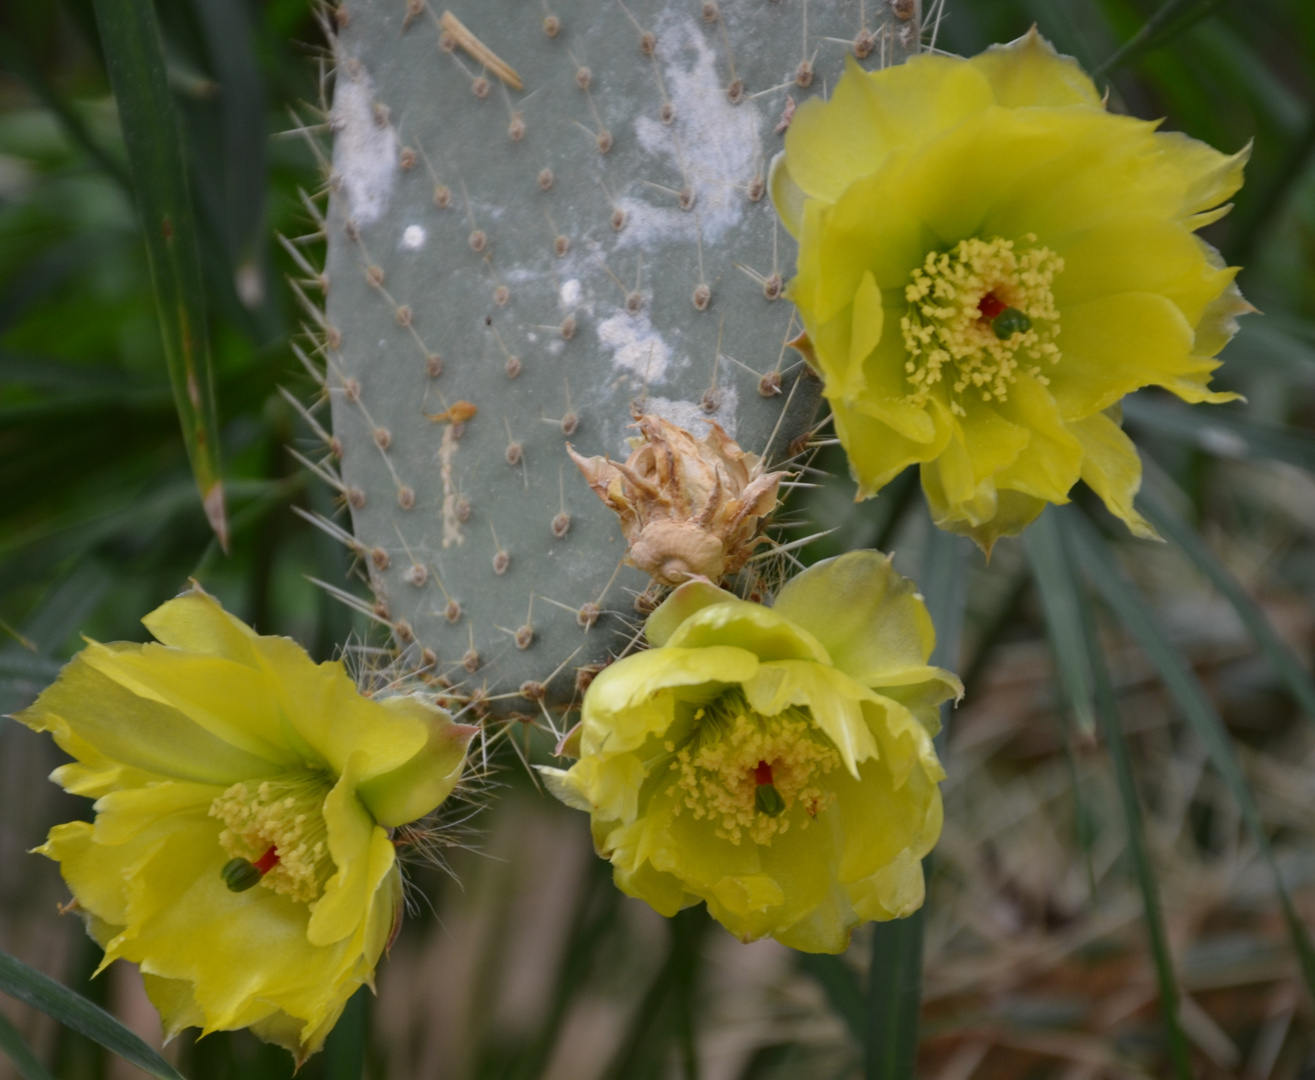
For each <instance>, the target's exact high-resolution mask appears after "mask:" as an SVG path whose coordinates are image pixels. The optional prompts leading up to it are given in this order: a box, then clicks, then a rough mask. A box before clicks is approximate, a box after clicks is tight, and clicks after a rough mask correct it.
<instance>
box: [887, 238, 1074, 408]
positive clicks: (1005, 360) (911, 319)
mask: <svg viewBox="0 0 1315 1080" xmlns="http://www.w3.org/2000/svg"><path fill="white" fill-rule="evenodd" d="M1024 239H1025V240H1026V242H1027V243H1028V244H1029V245H1035V244H1036V239H1037V238H1036V236H1035V235H1034V234H1031V233H1029V234H1028V235H1027V236H1026V237H1025V238H1024ZM1063 269H1064V260H1063V259H1062V258H1060V257H1059V256H1058V255H1056V254H1055V253H1054V252H1053V251H1051V250H1050V249H1049V248H1047V247H1039V246H1030V247H1027V248H1025V249H1023V250H1022V251H1015V249H1014V241H1012V240H1004V239H1001V238H1000V237H996V238H995V239H994V240H980V239H977V238H973V239H971V240H961V241H960V242H959V243H958V244H956V245H955V246H954V247H953V248H951V249H950V250H949V251H948V252H942V253H937V252H935V251H932V252H928V254H927V258H926V260H925V261H924V262H923V264H922V266H921V267H919V268H918V269H916V270H914V271H913V277H912V281H911V283H910V284H909V285H908V286H906V288H905V290H904V295H905V299H906V300H907V301H908V303H909V308H908V313H907V314H906V315H905V316H904V317H903V318H902V319H901V320H900V329H901V331H903V334H904V347H905V348H906V349H907V350H908V353H909V359H908V361H907V362H906V363H905V365H904V372H905V375H906V376H907V377H908V382H909V385H910V387H911V392H910V394H909V397H910V399H911V400H912V401H913V402H915V403H916V404H919V405H922V404H925V403H926V401H927V397H928V395H929V394H930V392H931V388H932V387H933V386H935V385H936V384H937V383H939V382H941V381H942V380H944V381H946V382H947V383H949V384H950V390H951V401H950V408H951V409H952V410H953V411H954V412H955V413H956V414H958V415H959V416H963V415H965V413H964V407H963V405H962V403H961V402H960V401H959V396H960V395H962V394H963V393H964V392H965V391H967V390H969V389H975V390H977V392H978V393H980V394H981V399H982V400H983V401H991V400H995V401H1004V400H1006V399H1007V398H1008V396H1009V386H1010V384H1011V383H1013V381H1014V380H1015V378H1016V377H1017V373H1018V371H1019V368H1020V366H1021V367H1022V368H1023V370H1026V371H1027V372H1029V373H1030V374H1031V375H1033V376H1035V377H1036V378H1037V380H1038V381H1039V382H1041V384H1042V385H1045V384H1046V383H1047V381H1048V380H1047V379H1046V377H1045V376H1044V375H1043V374H1042V373H1041V366H1040V365H1041V363H1042V362H1048V363H1050V364H1056V363H1058V362H1059V358H1060V352H1059V347H1058V346H1057V345H1056V344H1055V338H1056V336H1058V334H1059V312H1058V311H1057V310H1056V308H1055V297H1054V294H1053V293H1052V292H1051V289H1050V286H1051V284H1052V282H1053V281H1054V279H1055V275H1056V274H1058V273H1059V272H1060V271H1062V270H1063ZM988 294H991V295H993V296H994V297H995V299H996V300H998V301H999V302H1000V304H1001V305H1003V306H1004V307H1011V308H1015V309H1016V310H1018V311H1021V312H1022V313H1023V314H1024V315H1026V316H1027V317H1028V319H1030V320H1031V323H1032V325H1031V328H1030V329H1028V330H1023V331H1019V332H1016V333H1014V334H1012V335H1010V336H1009V337H1008V338H1006V339H1005V340H1003V341H1002V340H1001V339H1000V338H999V337H997V336H996V333H995V329H994V327H993V326H992V321H991V319H990V318H988V317H987V316H986V315H985V314H983V312H982V309H981V307H980V306H979V305H980V304H981V302H982V299H983V297H986V296H987V295H988ZM1028 361H1036V363H1032V364H1029V363H1028ZM951 380H952V381H951Z"/></svg>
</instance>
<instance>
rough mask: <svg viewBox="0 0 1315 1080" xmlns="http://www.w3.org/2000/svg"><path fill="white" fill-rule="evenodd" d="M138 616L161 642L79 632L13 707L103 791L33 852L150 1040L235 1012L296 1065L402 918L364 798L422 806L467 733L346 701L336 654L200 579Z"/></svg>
mask: <svg viewBox="0 0 1315 1080" xmlns="http://www.w3.org/2000/svg"><path fill="white" fill-rule="evenodd" d="M145 622H146V623H147V625H148V626H150V627H151V628H152V629H153V630H154V631H155V632H156V633H157V634H158V635H159V637H160V638H161V639H162V640H163V641H164V642H165V644H164V645H147V646H140V645H132V644H115V645H97V644H95V643H93V644H91V645H89V646H88V647H87V648H86V649H85V650H84V651H83V652H82V653H80V654H79V655H78V656H77V657H75V658H74V660H73V661H72V662H71V663H70V664H69V665H68V666H67V667H66V668H65V669H64V671H63V672H62V673H61V675H60V678H59V679H58V680H57V681H56V683H55V684H54V685H53V686H52V687H50V688H49V689H47V690H46V691H45V692H44V693H43V694H42V695H41V696H40V697H39V698H38V699H37V701H36V703H35V704H34V705H33V706H32V707H31V708H29V709H27V710H25V711H24V712H23V713H22V714H20V716H19V717H18V718H19V719H20V720H22V721H23V722H24V723H26V724H28V725H29V726H30V727H33V728H36V729H38V730H48V731H50V732H51V733H52V734H53V735H54V736H55V738H56V740H57V741H58V742H59V744H60V745H61V746H62V747H63V748H64V749H65V750H66V751H68V752H69V753H70V754H71V755H73V756H74V757H75V758H76V759H77V760H75V761H74V762H73V763H72V764H70V765H66V766H63V767H61V768H60V769H59V770H57V772H56V779H58V780H60V781H62V782H64V783H66V784H67V785H68V786H69V788H70V789H71V790H76V791H78V792H80V793H85V794H92V795H96V796H98V800H97V802H96V805H95V810H96V820H95V822H94V823H90V824H88V823H85V822H73V823H70V824H67V825H59V826H56V827H55V828H54V829H52V830H51V832H50V835H49V837H48V839H47V841H46V843H45V845H44V846H43V847H42V848H41V849H40V850H41V851H42V853H44V854H46V855H47V856H49V857H50V858H52V859H55V860H57V861H58V862H59V863H60V871H61V873H62V875H63V877H64V879H65V881H66V882H67V883H68V885H69V887H70V889H71V890H72V892H73V895H74V897H75V898H76V899H77V901H78V910H79V911H81V912H82V914H83V916H84V918H85V920H86V923H87V928H88V930H89V932H90V933H91V934H92V935H93V937H95V939H96V940H97V941H98V942H99V943H100V944H101V945H102V947H103V948H104V949H105V959H104V964H108V963H110V962H111V961H113V960H115V959H125V960H128V961H131V962H134V963H137V964H138V965H139V966H140V967H141V970H142V973H143V977H144V979H145V980H146V986H147V991H148V993H149V994H150V995H151V998H152V1000H153V1001H154V1002H155V1003H156V1005H157V1007H158V1008H159V1009H160V1012H161V1018H162V1020H163V1023H164V1028H165V1031H166V1032H167V1033H169V1034H170V1035H173V1034H176V1033H177V1032H178V1031H179V1030H180V1029H182V1028H184V1027H188V1026H200V1027H202V1028H203V1029H204V1030H205V1031H216V1030H225V1029H233V1028H241V1027H251V1028H252V1029H253V1030H254V1031H256V1032H257V1034H260V1035H261V1036H262V1037H265V1038H268V1039H271V1040H273V1041H275V1042H279V1043H280V1044H282V1045H285V1046H287V1047H288V1049H289V1050H291V1051H292V1053H293V1055H294V1057H295V1058H296V1059H297V1061H298V1062H301V1061H304V1060H305V1058H306V1056H307V1055H309V1054H311V1053H313V1052H314V1051H315V1050H317V1049H318V1048H319V1046H320V1045H321V1044H322V1043H323V1041H324V1038H325V1036H326V1035H327V1033H328V1031H329V1029H330V1028H331V1027H332V1026H333V1023H334V1022H335V1021H336V1019H337V1018H338V1016H339V1015H340V1014H341V1012H342V1009H343V1006H344V1005H345V1004H346V1001H347V999H348V998H349V997H350V996H351V995H352V993H354V992H355V990H356V989H357V988H358V987H359V986H361V985H366V984H370V983H372V980H373V977H374V968H375V964H376V963H377V962H378V960H379V957H380V955H381V953H382V952H383V949H384V945H385V943H386V942H387V940H388V937H389V934H390V933H391V930H392V928H393V925H394V922H395V920H396V918H397V917H398V913H399V905H400V901H401V878H400V875H399V873H398V871H397V868H396V855H395V851H394V847H393V844H392V841H391V840H390V839H389V836H388V833H387V832H386V831H385V829H384V828H383V827H381V825H380V823H379V820H380V819H376V818H375V817H374V816H373V815H372V814H371V812H370V809H369V808H367V805H366V803H365V802H363V801H362V796H364V797H365V798H366V799H368V801H369V805H370V807H373V808H374V809H375V810H376V811H377V812H378V813H379V814H380V815H381V818H382V819H386V821H387V823H388V824H390V825H393V824H403V823H404V821H405V820H409V816H410V815H411V814H416V815H419V814H423V813H426V812H427V811H428V810H430V809H432V808H433V807H434V806H435V805H436V804H437V803H438V802H439V801H441V800H442V799H443V798H445V797H446V795H447V794H448V793H450V791H451V790H452V787H453V785H454V783H455V781H456V778H457V777H458V776H459V775H460V771H461V766H462V763H463V757H464V746H465V741H466V739H468V737H469V734H470V729H468V728H463V727H461V726H460V725H455V724H453V723H452V722H451V719H450V717H448V716H447V714H446V713H444V712H443V711H442V710H440V709H438V708H436V707H435V706H433V705H431V704H428V703H427V702H425V701H423V700H421V699H418V698H401V699H395V700H390V701H385V702H379V701H371V700H369V699H367V698H364V697H362V696H361V695H360V694H358V693H357V692H356V690H355V687H354V685H353V684H352V682H351V680H350V678H349V677H348V676H347V674H346V672H345V671H344V670H343V669H342V667H341V665H339V664H326V665H315V664H314V663H312V662H311V660H310V658H309V657H308V656H306V654H305V653H304V652H303V651H302V650H300V649H299V648H298V647H297V646H296V645H295V643H293V642H291V641H289V640H287V639H284V638H264V637H260V636H258V635H256V634H254V633H253V632H252V631H250V630H249V629H248V628H247V627H245V626H243V625H242V624H241V623H240V622H238V621H237V620H236V619H233V618H231V617H230V616H228V615H227V614H226V613H225V612H224V611H223V609H222V608H220V607H219V605H218V604H217V603H215V602H214V601H213V600H212V599H211V598H210V597H207V596H206V595H205V594H204V593H201V592H200V591H199V590H193V592H191V593H189V594H187V595H185V596H183V597H180V598H179V599H177V600H174V601H171V602H170V603H168V604H166V605H164V606H163V607H162V608H161V609H159V610H158V611H156V612H154V613H153V614H152V615H150V616H148V617H147V619H146V620H145ZM326 793H327V794H326ZM221 819H222V820H221ZM257 857H259V861H258V862H257V861H256V860H257ZM234 858H243V859H247V861H248V862H250V863H252V864H253V865H254V866H255V867H256V868H257V869H258V870H259V871H260V880H258V881H257V882H255V884H254V885H253V886H252V887H250V888H248V889H247V890H245V891H238V892H234V891H232V890H231V889H230V887H229V885H228V884H227V881H228V880H229V879H227V878H226V877H225V876H224V874H223V873H222V871H223V870H224V867H225V866H226V865H227V864H228V863H229V862H230V860H232V859H234ZM267 860H271V861H267ZM104 964H102V966H104Z"/></svg>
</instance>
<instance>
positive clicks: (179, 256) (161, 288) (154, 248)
mask: <svg viewBox="0 0 1315 1080" xmlns="http://www.w3.org/2000/svg"><path fill="white" fill-rule="evenodd" d="M95 7H96V20H97V23H98V25H99V27H100V34H101V41H102V43H103V45H104V48H105V63H106V68H107V70H108V73H109V76H110V85H111V86H112V87H113V89H114V97H115V100H116V101H117V103H118V107H119V122H120V125H121V126H122V128H123V138H124V143H125V145H126V147H127V150H128V162H129V165H130V167H131V171H132V179H133V188H134V190H135V192H136V196H137V210H138V213H139V214H140V216H141V224H142V232H143V234H144V235H145V238H146V253H147V258H148V261H149V263H150V267H151V282H152V284H153V286H154V288H155V299H156V304H157V307H158V309H159V316H160V329H161V333H162V334H163V337H164V351H165V358H166V361H167V363H168V366H169V379H170V382H171V383H172V384H173V391H174V404H175V405H176V407H177V409H178V417H179V419H180V421H181V422H182V428H183V442H184V444H185V445H186V447H187V456H188V458H189V460H190V461H191V464H192V473H193V475H194V476H195V478H196V484H197V487H198V488H199V489H200V492H201V501H202V505H203V506H204V507H205V511H206V516H207V517H208V518H209V520H210V525H211V527H212V528H213V529H214V531H215V535H216V536H218V537H219V540H220V543H221V544H223V545H224V546H225V547H227V544H228V523H227V516H226V512H225V509H224V488H223V482H222V479H221V477H220V469H219V422H218V416H217V413H216V410H215V393H214V376H213V372H212V365H211V360H210V342H209V338H208V336H207V329H206V315H205V293H204V290H203V288H202V284H201V263H200V257H199V248H198V244H197V229H196V221H195V218H194V216H193V213H192V203H191V197H190V194H189V192H188V187H187V168H186V164H185V163H184V161H183V149H182V148H183V141H182V132H181V130H180V128H179V125H178V122H177V118H176V116H175V114H174V105H173V101H172V99H171V97H170V94H169V85H168V80H167V78H166V75H165V62H164V48H163V46H162V44H161V42H160V31H159V27H158V25H157V23H156V16H155V8H154V6H153V5H152V4H149V3H143V2H140V0H138V2H134V0H95Z"/></svg>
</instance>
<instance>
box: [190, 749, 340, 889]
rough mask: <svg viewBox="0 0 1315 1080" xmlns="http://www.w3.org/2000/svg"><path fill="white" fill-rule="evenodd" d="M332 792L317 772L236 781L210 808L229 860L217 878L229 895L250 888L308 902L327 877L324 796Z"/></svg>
mask: <svg viewBox="0 0 1315 1080" xmlns="http://www.w3.org/2000/svg"><path fill="white" fill-rule="evenodd" d="M331 788H332V784H331V783H330V781H329V778H328V777H327V776H326V775H325V774H324V773H322V772H319V771H317V770H313V769H305V770H301V771H299V772H291V773H288V774H286V775H284V776H280V777H276V778H274V779H272V780H262V781H260V783H259V784H258V785H255V790H254V791H253V790H252V785H248V784H246V783H237V784H234V785H233V786H232V787H230V788H229V789H228V790H227V791H225V792H224V793H223V794H222V795H220V796H219V798H217V799H216V800H215V801H214V802H213V803H212V804H211V806H210V816H211V817H215V818H218V819H219V820H220V821H222V822H223V823H224V826H225V828H224V831H223V832H221V833H220V834H219V843H220V846H221V847H222V848H223V849H224V851H226V852H227V853H228V854H229V855H231V856H232V858H231V859H229V861H228V862H227V863H226V864H225V865H224V868H223V869H222V870H221V871H220V875H221V876H222V877H223V879H224V884H226V885H227V886H228V887H229V889H231V890H232V891H233V892H244V891H245V890H247V889H250V888H252V887H253V886H254V885H256V884H261V885H264V886H266V887H267V888H270V889H273V890H274V891H275V892H276V893H280V894H281V895H283V896H288V897H290V898H291V899H293V900H300V901H303V902H309V901H311V900H314V899H315V898H316V897H318V896H319V895H320V893H321V892H322V891H323V888H324V884H325V882H327V881H328V879H329V876H330V875H331V874H332V873H333V860H332V858H331V857H330V856H329V846H328V826H327V825H326V824H325V822H324V809H323V808H324V798H325V796H326V795H328V793H329V791H330V790H331Z"/></svg>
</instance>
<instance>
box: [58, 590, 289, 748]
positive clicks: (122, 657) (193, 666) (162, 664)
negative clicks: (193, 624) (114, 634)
mask: <svg viewBox="0 0 1315 1080" xmlns="http://www.w3.org/2000/svg"><path fill="white" fill-rule="evenodd" d="M175 603H176V601H175ZM82 658H83V660H85V661H86V663H88V664H89V665H90V666H91V667H93V668H95V669H96V670H97V671H99V672H100V673H101V674H102V675H105V676H106V677H108V678H110V679H113V680H114V681H115V682H117V683H118V684H119V685H120V686H122V687H124V688H125V689H127V690H129V691H131V692H132V693H133V694H134V695H136V696H137V697H139V698H146V699H149V700H151V701H157V702H159V703H160V704H162V705H168V706H171V707H172V708H175V709H177V710H178V711H179V712H181V713H183V715H185V716H186V717H187V718H188V719H189V720H191V721H192V722H193V723H194V724H197V725H199V726H200V727H202V728H204V729H205V730H206V731H209V732H210V733H212V734H213V735H215V736H217V737H218V738H220V739H222V740H224V742H226V743H230V744H232V745H233V746H237V747H240V748H241V749H243V750H245V751H247V752H248V753H249V754H254V755H255V756H256V757H259V758H262V759H264V760H265V761H268V762H271V763H272V764H274V765H278V766H281V767H283V768H288V767H291V766H294V765H296V764H298V763H299V761H300V755H298V754H296V753H295V752H294V751H293V750H292V749H291V748H290V747H288V746H287V745H286V744H282V743H281V742H280V741H278V740H277V738H275V739H273V740H271V739H270V738H269V737H268V736H269V733H270V732H277V731H278V730H279V712H278V703H277V701H275V700H274V698H273V695H272V694H271V693H270V684H269V680H268V678H267V677H266V675H265V673H264V672H263V671H260V670H259V669H257V668H253V667H251V666H250V665H248V664H242V663H236V662H234V661H231V660H227V659H224V658H222V657H217V656H207V655H204V654H197V653H191V652H184V651H183V650H181V649H174V648H166V647H165V646H163V645H150V644H148V645H141V646H129V647H127V648H109V647H107V646H104V645H99V644H97V643H94V642H93V643H91V644H89V645H88V646H87V648H86V649H85V650H83V652H82Z"/></svg>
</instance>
